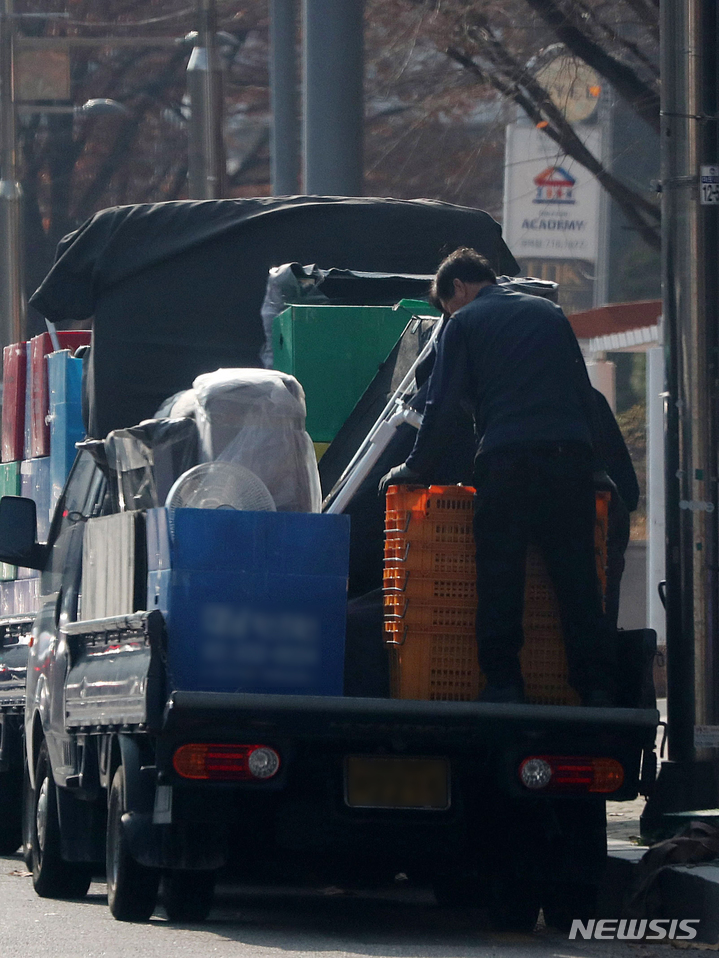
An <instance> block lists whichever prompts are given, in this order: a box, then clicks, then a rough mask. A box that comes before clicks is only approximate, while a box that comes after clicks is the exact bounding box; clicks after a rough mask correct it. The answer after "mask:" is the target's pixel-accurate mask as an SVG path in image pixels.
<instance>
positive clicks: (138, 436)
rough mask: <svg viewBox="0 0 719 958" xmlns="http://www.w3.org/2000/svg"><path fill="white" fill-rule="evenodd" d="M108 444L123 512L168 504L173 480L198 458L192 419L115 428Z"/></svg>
mask: <svg viewBox="0 0 719 958" xmlns="http://www.w3.org/2000/svg"><path fill="white" fill-rule="evenodd" d="M104 445H105V454H106V456H107V464H108V466H109V469H110V473H111V475H112V477H113V479H114V480H115V481H116V483H117V485H116V490H117V499H118V504H119V507H120V510H121V511H123V512H126V511H127V512H129V511H134V510H137V509H154V508H156V507H157V506H164V504H165V499H166V498H167V493H168V492H169V490H170V488H171V487H172V485H173V483H174V482H175V481H176V480H177V479H178V478H179V476H181V475H182V474H183V473H184V472H186V471H187V470H188V469H191V468H192V466H194V465H196V464H197V460H198V455H197V445H198V442H197V426H196V424H195V422H194V420H192V419H179V418H173V419H146V420H145V421H144V422H141V423H140V425H139V426H132V427H131V428H130V429H115V430H113V431H112V432H111V433H110V434H109V435H108V437H107V439H106V440H105V443H104Z"/></svg>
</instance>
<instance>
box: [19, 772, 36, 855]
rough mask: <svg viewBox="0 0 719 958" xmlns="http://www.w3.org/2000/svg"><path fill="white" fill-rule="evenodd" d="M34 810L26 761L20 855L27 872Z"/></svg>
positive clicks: (30, 851) (23, 782)
mask: <svg viewBox="0 0 719 958" xmlns="http://www.w3.org/2000/svg"><path fill="white" fill-rule="evenodd" d="M34 811H35V795H34V793H33V790H32V785H31V784H30V773H29V772H28V769H27V762H26V763H25V767H24V769H23V777H22V857H23V860H24V862H25V865H26V867H27V870H28V871H29V872H31V871H32V835H33V827H32V819H33V813H34Z"/></svg>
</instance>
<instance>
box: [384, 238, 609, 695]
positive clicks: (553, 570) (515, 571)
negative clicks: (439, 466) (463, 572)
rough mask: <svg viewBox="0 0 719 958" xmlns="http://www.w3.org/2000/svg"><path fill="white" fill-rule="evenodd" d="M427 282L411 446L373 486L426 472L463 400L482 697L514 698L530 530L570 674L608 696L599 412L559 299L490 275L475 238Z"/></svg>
mask: <svg viewBox="0 0 719 958" xmlns="http://www.w3.org/2000/svg"><path fill="white" fill-rule="evenodd" d="M432 292H433V295H434V296H435V297H436V298H437V299H438V300H439V301H440V303H441V304H442V308H443V310H444V312H445V313H446V314H448V315H449V316H450V319H449V320H446V322H447V327H446V329H445V330H444V333H443V335H442V337H441V340H440V343H439V347H438V350H437V359H436V362H435V366H434V369H433V371H432V376H431V379H430V383H429V391H428V394H427V404H426V407H425V412H424V418H423V422H422V426H421V428H420V430H419V433H418V435H417V439H416V441H415V445H414V448H413V450H412V453H411V454H410V456H409V458H408V459H407V461H406V462H405V463H404V464H403V465H400V466H397V467H395V468H394V469H392V470H391V471H390V472H389V473H388V474H387V475H386V476H385V477H384V479H383V480H382V483H381V488H382V489H386V488H387V486H389V485H391V484H394V483H402V482H417V481H422V479H423V478H424V477H429V476H431V475H432V472H433V469H434V467H435V463H436V459H437V456H438V453H439V452H440V451H443V445H444V436H445V435H446V434H447V433H451V431H452V430H451V428H450V427H451V426H452V424H453V422H454V420H455V418H456V416H457V414H458V412H459V411H460V410H462V409H466V408H471V409H472V411H473V414H474V421H475V428H476V432H477V438H478V446H477V454H476V458H475V466H474V485H475V487H476V490H477V494H476V498H475V513H474V537H475V542H476V549H477V644H478V650H479V664H480V667H481V669H482V671H483V673H484V675H485V676H486V679H487V688H486V689H485V692H484V693H483V695H482V698H483V700H484V701H492V702H521V701H523V699H524V684H523V680H522V673H521V668H520V663H519V651H520V649H521V647H522V643H523V640H524V637H523V632H522V618H523V611H524V569H525V562H526V552H527V544H528V542H529V540H530V539H532V540H534V541H536V543H537V545H538V546H539V548H540V549H541V551H542V553H543V555H544V558H545V561H546V563H547V568H548V570H549V574H550V577H551V579H552V582H553V584H554V587H555V590H556V593H557V598H558V600H559V605H560V610H561V615H562V624H563V630H564V636H565V645H566V652H567V662H568V667H569V681H570V684H571V685H572V686H573V687H574V688H575V689H576V690H577V691H578V692H579V694H580V696H581V699H582V702H583V704H585V705H592V706H600V707H601V706H611V705H613V704H615V694H616V685H615V683H616V680H615V643H614V641H613V636H612V633H611V632H610V629H609V627H608V624H607V622H606V619H605V616H604V613H603V611H602V604H601V596H600V591H599V583H598V578H597V571H596V563H595V553H594V524H595V488H596V483H595V456H594V451H593V441H594V439H595V437H596V436H597V434H598V428H597V415H596V407H595V401H594V396H593V393H592V387H591V384H590V382H589V377H588V375H587V370H586V366H585V364H584V359H583V357H582V354H581V351H580V349H579V344H578V343H577V340H576V338H575V336H574V333H573V331H572V328H571V326H570V325H569V321H568V320H567V318H566V316H565V315H564V313H563V312H562V310H561V309H560V308H559V306H556V305H555V304H553V303H551V302H549V301H548V300H546V299H540V298H539V297H536V296H529V295H525V294H522V293H516V292H511V291H509V290H508V289H506V288H503V287H502V286H498V285H497V282H496V276H495V273H494V271H493V270H492V268H491V267H490V265H489V263H488V262H487V260H486V259H484V257H483V256H481V255H480V254H479V253H477V252H476V251H475V250H472V249H466V248H463V249H458V250H456V251H455V252H454V253H452V254H451V255H450V256H448V257H447V258H446V259H445V260H444V261H443V262H442V263H441V265H440V267H439V269H438V271H437V275H436V276H435V279H434V283H433V291H432ZM604 481H605V482H607V483H608V480H607V479H606V477H604Z"/></svg>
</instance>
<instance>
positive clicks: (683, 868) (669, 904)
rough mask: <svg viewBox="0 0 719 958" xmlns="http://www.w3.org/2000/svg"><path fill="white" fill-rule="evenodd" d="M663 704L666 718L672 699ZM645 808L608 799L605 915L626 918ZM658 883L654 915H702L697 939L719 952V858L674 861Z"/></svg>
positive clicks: (602, 903) (639, 854) (602, 899)
mask: <svg viewBox="0 0 719 958" xmlns="http://www.w3.org/2000/svg"><path fill="white" fill-rule="evenodd" d="M659 705H660V710H661V711H662V714H663V716H664V715H665V714H666V700H662V701H660V703H659ZM660 731H661V730H660ZM643 808H644V799H643V798H637V799H635V800H634V801H633V802H616V803H615V802H607V845H608V850H609V862H608V865H607V871H606V875H605V878H604V884H603V887H602V891H601V895H600V903H599V914H600V915H602V916H603V917H607V918H618V917H621V915H622V903H623V900H624V896H625V894H626V892H627V890H628V888H629V885H630V883H631V881H632V879H633V876H634V871H635V868H636V865H637V864H638V862H639V860H640V859H641V857H642V856H643V855H644V853H645V852H646V850H647V849H646V847H645V846H642V845H638V844H637V842H638V841H639V816H640V815H641V813H642V810H643ZM657 881H658V887H659V892H660V896H661V914H657V915H654V916H653V917H655V918H679V919H681V918H698V919H700V921H701V924H700V925H699V933H698V935H697V939H696V941H697V942H701V943H703V944H704V945H705V946H706V945H710V946H712V945H713V946H715V948H716V950H718V951H719V860H717V861H714V862H710V863H702V864H698V865H670V866H668V867H666V868H665V869H664V870H663V871H662V872H661V874H660V875H659V877H658V879H657ZM712 950H714V949H712Z"/></svg>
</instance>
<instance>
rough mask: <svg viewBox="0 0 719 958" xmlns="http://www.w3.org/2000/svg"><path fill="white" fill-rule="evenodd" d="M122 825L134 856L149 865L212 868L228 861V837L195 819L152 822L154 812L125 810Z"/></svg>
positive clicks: (204, 869) (141, 862) (219, 866)
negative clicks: (185, 822)
mask: <svg viewBox="0 0 719 958" xmlns="http://www.w3.org/2000/svg"><path fill="white" fill-rule="evenodd" d="M122 827H123V829H124V832H125V835H126V837H127V841H128V844H129V846H130V853H131V855H132V857H133V858H134V859H135V860H136V861H137V862H139V863H140V865H145V866H146V867H148V868H182V869H188V870H197V871H201V870H202V871H210V870H214V869H217V868H222V866H223V865H225V864H226V862H227V841H226V837H225V836H224V835H223V834H220V833H219V832H215V831H214V830H213V829H210V828H198V827H197V824H196V823H188V824H187V825H186V826H178V825H153V823H152V812H125V814H124V815H123V816H122Z"/></svg>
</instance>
